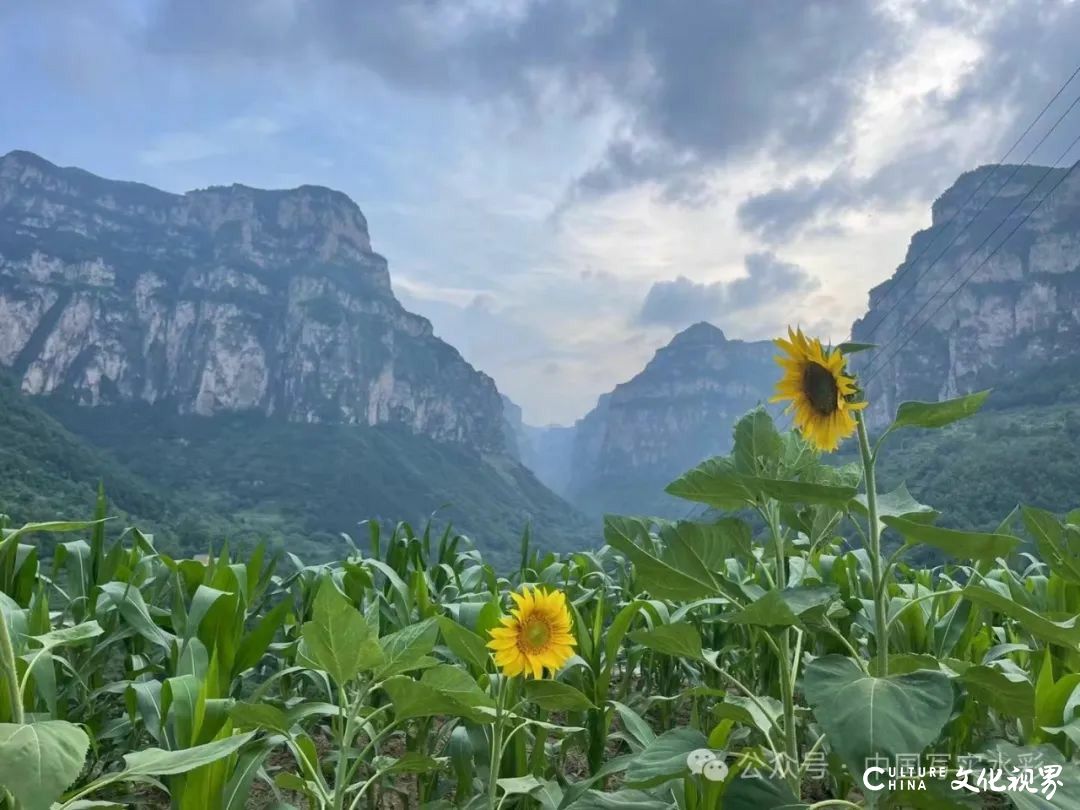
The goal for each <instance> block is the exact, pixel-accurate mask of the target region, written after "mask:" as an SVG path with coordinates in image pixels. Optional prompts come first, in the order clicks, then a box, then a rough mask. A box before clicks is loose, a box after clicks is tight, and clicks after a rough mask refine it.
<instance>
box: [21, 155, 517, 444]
mask: <svg viewBox="0 0 1080 810" xmlns="http://www.w3.org/2000/svg"><path fill="white" fill-rule="evenodd" d="M0 322H3V323H4V328H3V330H2V332H0V365H3V366H7V367H8V368H10V369H11V370H12V371H13V372H14V374H15V375H16V376H18V377H19V378H21V387H22V390H23V391H24V392H26V393H28V394H32V395H46V394H48V395H60V396H63V397H65V398H68V399H73V400H75V401H78V402H80V403H84V404H87V405H102V404H115V403H117V402H134V401H141V402H146V403H150V404H154V403H167V404H168V405H169V407H170V408H171V409H174V410H175V411H176V412H177V413H182V414H197V415H202V416H209V415H213V414H220V413H238V412H259V413H263V414H265V415H273V416H280V417H282V418H285V419H288V420H290V421H297V422H333V423H343V424H361V425H379V424H401V425H404V426H406V427H407V428H409V429H410V430H412V431H413V432H415V433H417V434H420V435H425V436H429V437H430V438H433V439H439V440H446V441H455V442H460V443H462V444H466V445H469V446H472V447H475V448H477V449H480V450H485V451H500V450H502V449H503V448H504V444H503V433H502V404H501V402H500V399H499V393H498V391H497V390H496V387H495V383H494V382H493V381H492V380H491V379H490V378H489V377H487V376H486V375H484V374H481V373H480V372H478V371H476V370H475V369H473V368H472V367H471V366H470V365H469V364H468V363H466V362H465V361H464V360H463V359H462V357H461V355H460V354H458V352H457V351H456V350H455V349H454V348H453V347H452V346H449V345H448V344H446V343H444V342H443V341H441V340H439V339H438V338H436V337H435V336H434V335H433V334H432V328H431V324H430V323H429V322H428V321H427V320H426V319H424V318H421V317H419V316H417V315H413V314H412V313H410V312H407V311H406V310H405V309H404V308H403V307H402V306H401V304H400V303H398V301H397V299H396V298H395V297H394V294H393V292H392V290H391V287H390V275H389V272H388V269H387V263H386V260H385V259H384V258H383V257H381V256H380V255H378V254H377V253H374V252H373V251H372V250H371V242H370V239H369V236H368V229H367V222H366V221H365V219H364V216H363V214H362V213H361V212H360V209H359V208H358V207H357V206H356V204H355V203H354V202H352V200H350V199H349V198H348V197H346V196H345V195H344V194H341V193H340V192H336V191H331V190H330V189H326V188H319V187H315V186H301V187H300V188H297V189H293V190H290V191H263V190H259V189H253V188H247V187H245V186H239V185H234V186H230V187H227V188H220V187H219V188H208V189H204V190H201V191H191V192H188V193H186V194H168V193H166V192H163V191H159V190H157V189H154V188H150V187H147V186H142V185H138V184H135V183H119V182H115V181H110V180H103V179H102V178H99V177H95V176H94V175H91V174H89V173H87V172H84V171H82V170H79V169H62V168H59V167H56V166H54V165H52V164H51V163H49V162H48V161H45V160H43V159H41V158H39V157H37V156H36V155H32V154H30V153H27V152H12V153H9V154H8V155H5V156H4V157H3V158H0Z"/></svg>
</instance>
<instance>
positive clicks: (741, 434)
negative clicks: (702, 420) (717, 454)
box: [731, 407, 783, 475]
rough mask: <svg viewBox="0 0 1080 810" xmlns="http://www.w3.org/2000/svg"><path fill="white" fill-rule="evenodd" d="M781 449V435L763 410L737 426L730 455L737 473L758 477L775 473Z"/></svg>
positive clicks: (754, 412)
mask: <svg viewBox="0 0 1080 810" xmlns="http://www.w3.org/2000/svg"><path fill="white" fill-rule="evenodd" d="M782 447H783V443H782V441H781V439H780V434H779V433H777V432H776V426H775V425H774V424H773V420H772V417H771V416H769V414H768V412H767V411H766V410H765V409H764V408H761V407H758V408H754V410H752V411H750V412H749V413H748V414H746V416H744V417H742V418H741V419H740V420H739V421H738V422H736V423H735V445H734V447H733V449H732V451H731V455H732V458H733V459H734V461H735V470H736V471H737V472H740V473H745V474H747V475H757V474H758V473H761V472H765V471H767V470H771V469H775V467H776V465H777V461H778V459H779V458H780V450H781V448H782Z"/></svg>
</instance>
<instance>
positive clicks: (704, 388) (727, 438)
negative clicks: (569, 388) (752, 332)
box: [567, 323, 776, 513]
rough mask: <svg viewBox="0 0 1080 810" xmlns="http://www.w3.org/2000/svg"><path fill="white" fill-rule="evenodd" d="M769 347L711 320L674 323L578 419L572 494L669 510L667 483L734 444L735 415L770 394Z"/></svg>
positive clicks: (626, 507)
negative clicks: (634, 368) (675, 330)
mask: <svg viewBox="0 0 1080 810" xmlns="http://www.w3.org/2000/svg"><path fill="white" fill-rule="evenodd" d="M774 354H775V348H774V347H773V345H772V344H771V343H770V342H768V341H758V342H746V341H742V340H728V339H727V338H726V337H725V336H724V333H723V332H722V331H720V330H719V329H717V328H716V327H715V326H712V325H711V324H708V323H698V324H695V325H694V326H691V327H689V328H688V329H686V330H685V331H683V332H680V333H679V334H678V335H676V336H675V337H674V338H673V339H672V340H671V342H670V343H669V344H668V345H667V346H665V347H663V348H662V349H660V350H659V351H657V352H656V355H655V356H654V357H653V359H652V360H651V361H650V362H649V363H648V365H646V366H645V368H644V369H643V370H642V371H641V373H640V374H638V375H637V376H636V377H634V378H633V379H631V380H629V381H628V382H625V383H622V384H620V385H618V386H616V387H615V389H614V390H613V391H612V392H611V393H609V394H605V395H604V396H603V397H601V398H600V401H599V402H598V404H597V407H596V409H594V410H593V411H592V412H590V413H589V414H588V415H587V416H585V417H584V418H583V419H581V420H579V422H578V423H577V425H576V426H575V435H574V444H573V452H572V456H571V465H570V466H571V472H570V481H569V485H568V488H567V495H568V497H569V498H570V499H571V501H572V502H574V503H576V504H578V505H579V506H581V507H582V508H585V509H587V510H589V511H593V512H597V511H605V510H611V511H620V510H621V511H628V512H642V511H646V506H649V507H651V509H652V511H656V512H660V513H667V512H671V510H672V508H673V507H674V504H673V503H672V502H668V501H667V500H666V499H665V496H663V494H662V490H663V487H664V486H665V485H666V484H667V483H669V482H670V481H671V480H673V479H674V478H675V477H676V476H678V475H679V474H681V473H682V472H684V471H686V470H687V469H689V468H690V467H692V466H693V465H695V464H697V463H698V462H700V461H701V460H703V459H705V458H708V457H709V456H712V455H715V454H717V453H723V452H726V451H727V450H728V449H729V448H730V446H731V428H732V425H733V424H734V423H735V420H736V419H737V418H738V417H739V416H741V415H742V414H743V413H745V412H746V411H748V410H749V409H751V408H753V407H754V406H755V405H757V404H758V403H760V402H764V401H767V400H768V398H769V396H770V395H771V391H772V387H773V384H774V382H775V377H776V371H775V364H774V363H773V361H772V357H773V355H774ZM684 511H685V509H684Z"/></svg>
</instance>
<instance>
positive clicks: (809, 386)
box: [803, 362, 840, 416]
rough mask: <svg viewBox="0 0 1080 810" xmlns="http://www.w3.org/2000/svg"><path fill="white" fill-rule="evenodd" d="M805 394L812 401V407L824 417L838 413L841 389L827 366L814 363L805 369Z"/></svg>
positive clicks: (807, 365)
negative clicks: (838, 399) (838, 398)
mask: <svg viewBox="0 0 1080 810" xmlns="http://www.w3.org/2000/svg"><path fill="white" fill-rule="evenodd" d="M803 393H804V394H805V395H806V398H807V399H808V400H810V405H811V407H813V409H814V410H815V411H817V412H818V413H819V414H821V415H822V416H830V415H832V414H833V413H835V412H836V409H837V407H838V406H837V397H838V396H839V394H840V389H839V388H838V387H837V385H836V377H834V376H833V373H832V372H831V371H829V370H828V369H827V368H825V366H822V365H819V364H818V363H812V362H811V363H807V364H806V366H805V367H804V369H803Z"/></svg>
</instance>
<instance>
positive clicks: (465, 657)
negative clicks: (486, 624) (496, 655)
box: [438, 616, 490, 670]
mask: <svg viewBox="0 0 1080 810" xmlns="http://www.w3.org/2000/svg"><path fill="white" fill-rule="evenodd" d="M438 622H439V631H440V632H441V633H442V637H443V640H444V641H445V642H446V646H447V647H449V648H450V649H451V650H452V651H453V653H454V655H456V656H457V657H458V658H460V659H461V660H462V661H464V662H465V663H467V664H471V665H472V666H474V667H476V668H477V669H479V670H485V669H487V662H488V658H489V657H490V656H489V651H488V649H487V646H486V645H485V644H484V640H483V639H482V638H480V636H478V635H476V633H474V632H473V631H472V630H469V629H468V628H467V627H463V626H462V625H460V624H458V623H457V622H455V621H454V620H453V619H451V618H450V617H449V616H439V617H438Z"/></svg>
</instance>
